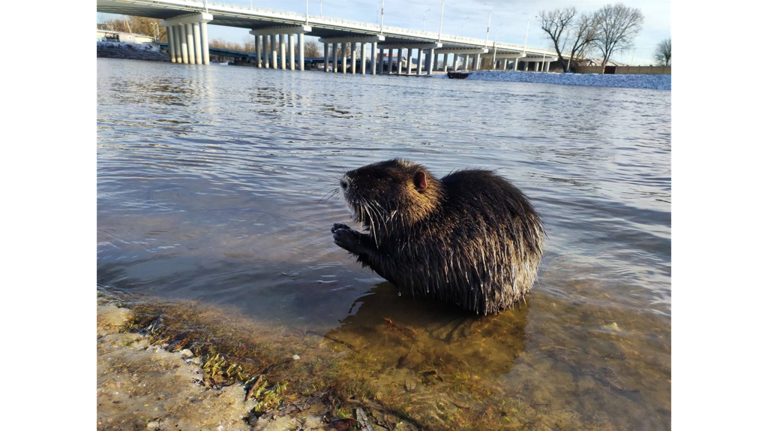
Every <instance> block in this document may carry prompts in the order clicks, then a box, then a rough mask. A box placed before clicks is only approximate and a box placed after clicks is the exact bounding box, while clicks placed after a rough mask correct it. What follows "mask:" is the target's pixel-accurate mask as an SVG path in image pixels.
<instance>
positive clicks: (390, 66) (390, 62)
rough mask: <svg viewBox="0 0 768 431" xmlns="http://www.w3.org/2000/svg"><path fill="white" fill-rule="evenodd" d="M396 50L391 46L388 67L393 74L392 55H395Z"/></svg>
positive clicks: (388, 70)
mask: <svg viewBox="0 0 768 431" xmlns="http://www.w3.org/2000/svg"><path fill="white" fill-rule="evenodd" d="M394 53H395V50H394V49H392V48H389V59H388V63H389V64H388V65H387V66H388V67H387V73H388V74H390V75H391V74H392V57H394Z"/></svg>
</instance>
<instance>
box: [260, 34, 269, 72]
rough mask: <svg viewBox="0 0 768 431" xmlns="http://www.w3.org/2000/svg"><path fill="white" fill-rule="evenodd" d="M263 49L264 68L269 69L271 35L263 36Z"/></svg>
mask: <svg viewBox="0 0 768 431" xmlns="http://www.w3.org/2000/svg"><path fill="white" fill-rule="evenodd" d="M261 51H262V52H263V53H264V54H263V55H264V60H263V61H262V62H263V63H264V68H265V69H269V36H266V35H265V36H263V37H262V38H261Z"/></svg>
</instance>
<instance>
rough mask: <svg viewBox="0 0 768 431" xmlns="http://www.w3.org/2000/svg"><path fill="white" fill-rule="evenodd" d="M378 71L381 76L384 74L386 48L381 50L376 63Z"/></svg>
mask: <svg viewBox="0 0 768 431" xmlns="http://www.w3.org/2000/svg"><path fill="white" fill-rule="evenodd" d="M376 69H377V70H378V73H379V74H380V75H383V74H384V48H379V57H378V61H377V62H376Z"/></svg>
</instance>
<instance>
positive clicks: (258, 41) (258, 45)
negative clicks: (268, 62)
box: [253, 35, 261, 69]
mask: <svg viewBox="0 0 768 431" xmlns="http://www.w3.org/2000/svg"><path fill="white" fill-rule="evenodd" d="M253 38H254V40H255V42H256V43H255V47H256V68H258V69H261V36H259V35H256V36H253Z"/></svg>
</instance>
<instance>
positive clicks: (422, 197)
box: [339, 159, 442, 235]
mask: <svg viewBox="0 0 768 431" xmlns="http://www.w3.org/2000/svg"><path fill="white" fill-rule="evenodd" d="M339 183H340V186H341V191H342V193H343V194H344V198H345V199H346V200H347V204H348V205H349V207H350V209H352V211H353V213H354V215H355V218H356V221H358V222H361V223H362V224H363V225H364V226H366V227H368V228H371V230H374V229H375V230H376V231H377V232H376V234H380V235H386V234H387V233H388V232H391V231H392V230H393V229H397V228H398V227H407V226H410V225H412V224H413V223H417V222H418V221H419V220H422V219H424V218H425V217H427V216H428V215H429V214H430V213H431V212H432V211H434V210H435V208H437V206H438V205H439V204H440V200H441V198H442V185H441V183H440V180H439V179H437V178H435V177H434V176H432V174H430V173H429V171H428V170H426V169H425V168H424V167H423V166H421V165H418V164H416V163H413V162H411V161H408V160H403V159H393V160H387V161H384V162H378V163H373V164H370V165H367V166H363V167H362V168H358V169H355V170H352V171H349V172H347V173H346V174H344V175H343V176H342V177H341V179H340V181H339Z"/></svg>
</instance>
